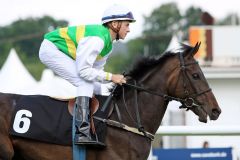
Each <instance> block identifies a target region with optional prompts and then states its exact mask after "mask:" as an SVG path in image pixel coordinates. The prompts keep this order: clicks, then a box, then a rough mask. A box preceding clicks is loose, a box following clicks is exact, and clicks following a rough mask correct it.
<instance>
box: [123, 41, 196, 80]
mask: <svg viewBox="0 0 240 160" xmlns="http://www.w3.org/2000/svg"><path fill="white" fill-rule="evenodd" d="M191 49H193V47H191V46H188V45H186V44H182V43H181V46H180V48H179V49H178V50H181V52H187V51H189V50H191ZM177 53H179V52H174V51H167V52H164V53H163V54H161V56H158V57H156V56H154V57H149V56H148V57H140V58H138V59H137V60H136V61H135V63H134V65H133V67H132V69H131V70H130V71H129V72H128V74H127V75H128V76H130V77H131V78H133V79H135V80H137V79H139V78H140V77H142V75H143V74H144V73H146V72H148V71H149V70H150V69H152V68H154V67H155V66H156V65H158V64H163V62H165V61H166V60H167V59H168V58H169V57H172V56H174V55H176V54H177Z"/></svg>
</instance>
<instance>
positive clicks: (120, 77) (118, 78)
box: [112, 74, 126, 85]
mask: <svg viewBox="0 0 240 160" xmlns="http://www.w3.org/2000/svg"><path fill="white" fill-rule="evenodd" d="M112 82H113V83H115V84H120V85H122V84H123V83H126V78H125V77H124V76H123V75H122V74H113V75H112Z"/></svg>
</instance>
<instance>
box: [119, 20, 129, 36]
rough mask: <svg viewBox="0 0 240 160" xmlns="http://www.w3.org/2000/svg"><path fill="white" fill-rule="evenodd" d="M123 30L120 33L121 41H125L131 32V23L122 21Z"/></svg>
mask: <svg viewBox="0 0 240 160" xmlns="http://www.w3.org/2000/svg"><path fill="white" fill-rule="evenodd" d="M121 23H122V24H121V28H120V30H119V32H118V34H119V39H125V37H126V36H127V34H128V32H130V27H129V26H130V22H129V21H121Z"/></svg>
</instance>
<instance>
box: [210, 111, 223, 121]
mask: <svg viewBox="0 0 240 160" xmlns="http://www.w3.org/2000/svg"><path fill="white" fill-rule="evenodd" d="M220 114H221V110H219V109H213V110H212V114H211V116H210V119H212V120H216V119H217V118H218V117H219V115H220Z"/></svg>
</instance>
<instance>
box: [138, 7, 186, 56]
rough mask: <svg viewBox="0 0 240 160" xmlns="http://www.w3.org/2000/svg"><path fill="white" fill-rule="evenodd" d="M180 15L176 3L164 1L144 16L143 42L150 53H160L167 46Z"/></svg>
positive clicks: (175, 29)
mask: <svg viewBox="0 0 240 160" xmlns="http://www.w3.org/2000/svg"><path fill="white" fill-rule="evenodd" d="M181 18H182V16H181V14H180V11H179V9H178V7H177V4H176V3H166V4H163V5H161V6H160V7H158V8H156V9H154V10H153V12H152V13H151V14H150V16H148V17H144V20H145V24H144V30H143V36H144V43H145V45H146V46H147V47H146V48H147V49H148V53H149V54H151V55H156V54H161V53H162V52H163V51H165V49H166V48H167V46H168V43H169V41H170V39H171V37H172V34H173V33H175V32H176V31H177V30H178V29H179V27H180V26H179V25H178V24H179V22H180V20H181Z"/></svg>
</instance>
